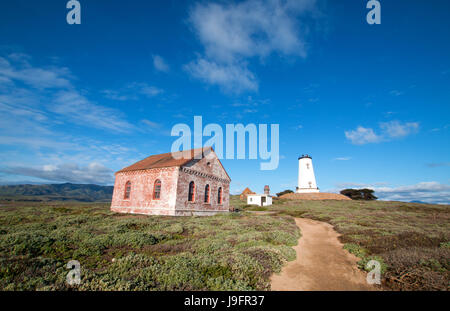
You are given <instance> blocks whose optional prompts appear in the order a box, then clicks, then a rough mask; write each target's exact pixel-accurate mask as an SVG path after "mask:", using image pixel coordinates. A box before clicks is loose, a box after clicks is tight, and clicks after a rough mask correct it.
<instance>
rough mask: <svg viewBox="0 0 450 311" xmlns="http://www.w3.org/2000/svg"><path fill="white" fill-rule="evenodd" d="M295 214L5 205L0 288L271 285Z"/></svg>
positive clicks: (291, 239)
mask: <svg viewBox="0 0 450 311" xmlns="http://www.w3.org/2000/svg"><path fill="white" fill-rule="evenodd" d="M299 236H300V233H299V230H298V228H297V226H296V225H295V222H294V221H293V219H292V218H291V217H288V216H279V217H269V216H247V215H242V214H241V215H239V214H234V213H233V214H229V215H221V216H214V217H176V218H175V217H160V216H135V215H121V214H114V213H111V212H110V211H109V205H108V204H98V203H96V204H81V203H78V204H74V203H70V204H68V203H62V202H50V203H26V204H24V203H19V202H15V203H11V202H10V203H7V204H5V203H0V290H66V289H68V285H67V284H66V281H65V280H66V275H67V273H68V269H66V265H67V263H68V262H69V261H70V260H73V259H74V260H78V261H79V262H80V264H81V269H82V270H81V271H82V275H81V279H82V283H81V284H80V285H79V286H77V287H76V289H79V290H254V289H257V290H266V289H268V288H269V287H270V284H269V277H270V275H271V274H272V273H273V272H274V271H279V270H280V269H281V266H282V264H283V262H285V261H286V260H293V259H295V251H294V250H293V249H292V246H293V245H296V244H297V241H298V238H299Z"/></svg>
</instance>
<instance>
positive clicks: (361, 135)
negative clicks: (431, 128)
mask: <svg viewBox="0 0 450 311" xmlns="http://www.w3.org/2000/svg"><path fill="white" fill-rule="evenodd" d="M418 131H419V123H418V122H400V121H390V122H381V123H380V133H379V134H377V133H375V131H374V130H373V129H372V128H365V127H363V126H358V127H357V128H356V129H355V130H350V131H345V137H346V138H347V139H348V140H350V142H351V143H352V144H354V145H364V144H369V143H379V142H382V141H389V140H392V139H397V138H403V137H406V136H408V135H411V134H414V133H417V132H418Z"/></svg>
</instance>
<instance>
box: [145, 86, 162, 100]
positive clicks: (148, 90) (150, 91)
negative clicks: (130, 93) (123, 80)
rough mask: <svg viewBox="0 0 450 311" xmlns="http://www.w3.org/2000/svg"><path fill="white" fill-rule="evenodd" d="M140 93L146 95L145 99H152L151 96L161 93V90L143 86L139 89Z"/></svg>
mask: <svg viewBox="0 0 450 311" xmlns="http://www.w3.org/2000/svg"><path fill="white" fill-rule="evenodd" d="M141 93H142V94H144V95H146V96H147V97H153V96H156V95H159V94H161V93H163V90H162V89H160V88H157V87H156V86H151V85H143V86H142V88H141Z"/></svg>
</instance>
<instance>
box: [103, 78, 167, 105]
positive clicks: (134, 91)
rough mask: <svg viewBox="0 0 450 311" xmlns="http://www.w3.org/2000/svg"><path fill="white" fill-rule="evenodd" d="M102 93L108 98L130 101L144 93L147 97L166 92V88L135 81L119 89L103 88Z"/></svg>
mask: <svg viewBox="0 0 450 311" xmlns="http://www.w3.org/2000/svg"><path fill="white" fill-rule="evenodd" d="M101 93H102V94H103V95H104V96H105V97H106V98H108V99H112V100H117V101H130V100H138V99H140V96H139V95H143V96H145V97H155V96H157V95H160V94H162V93H164V90H163V89H160V88H158V87H156V86H154V85H149V84H147V83H144V82H133V83H129V84H127V85H126V86H125V87H121V88H119V89H117V90H111V89H108V90H103V91H102V92H101Z"/></svg>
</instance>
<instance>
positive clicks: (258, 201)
mask: <svg viewBox="0 0 450 311" xmlns="http://www.w3.org/2000/svg"><path fill="white" fill-rule="evenodd" d="M247 204H248V205H258V206H269V205H272V196H270V195H267V194H248V195H247Z"/></svg>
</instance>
